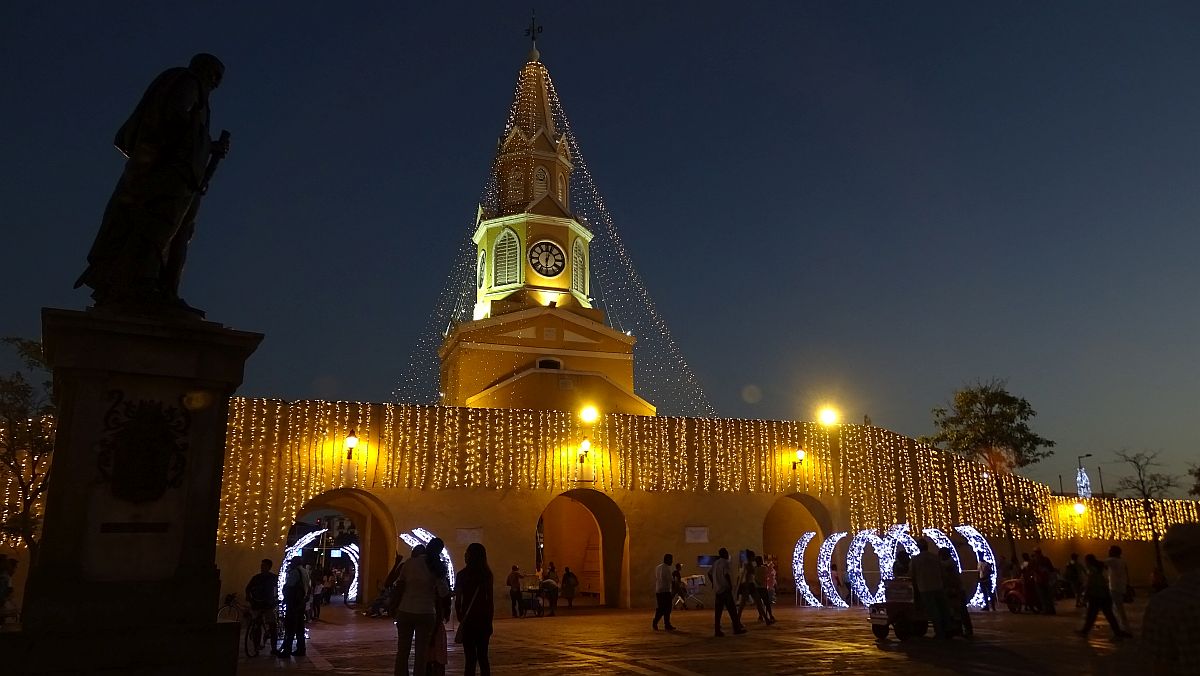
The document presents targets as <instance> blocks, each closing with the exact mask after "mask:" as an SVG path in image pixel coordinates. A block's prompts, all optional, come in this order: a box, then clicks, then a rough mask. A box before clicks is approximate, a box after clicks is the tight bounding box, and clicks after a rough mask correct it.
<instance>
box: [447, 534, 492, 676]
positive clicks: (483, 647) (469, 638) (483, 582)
mask: <svg viewBox="0 0 1200 676" xmlns="http://www.w3.org/2000/svg"><path fill="white" fill-rule="evenodd" d="M465 559H466V562H467V563H466V567H464V568H463V569H462V570H460V571H458V576H457V577H456V578H455V584H454V614H455V615H456V616H457V617H458V623H459V632H460V634H461V636H462V646H463V655H464V656H465V657H466V662H467V665H466V666H467V668H466V675H467V676H475V664H476V663H477V662H478V664H479V673H480V676H491V673H492V668H491V664H490V663H489V662H488V642H489V641H490V640H491V638H492V614H493V613H494V612H495V608H494V606H493V603H492V585H493V580H492V569H491V568H488V564H487V550H486V549H484V548H483V545H481V544H480V543H478V542H472V543H471V544H469V545H467V552H466V554H465Z"/></svg>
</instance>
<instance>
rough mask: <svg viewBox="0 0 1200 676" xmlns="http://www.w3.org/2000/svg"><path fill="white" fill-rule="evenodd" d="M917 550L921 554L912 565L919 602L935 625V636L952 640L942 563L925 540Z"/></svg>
mask: <svg viewBox="0 0 1200 676" xmlns="http://www.w3.org/2000/svg"><path fill="white" fill-rule="evenodd" d="M917 550H918V551H919V553H918V554H917V555H916V556H914V557H913V559H912V563H911V564H910V569H911V571H912V578H913V586H914V587H916V592H917V600H918V601H920V603H921V607H922V608H924V609H925V614H926V615H927V616H928V617H929V620H930V621H931V622H932V623H933V631H934V635H935V636H937V637H939V638H950V634H949V632H948V631H947V627H948V616H949V614H950V612H949V610H950V608H949V604H948V603H947V600H946V587H945V584H944V583H943V581H942V562H941V561H940V560H939V559H938V555H937V554H935V553H934V552H931V551H929V543H928V542H927V541H926V540H925V538H920V539H919V540H917Z"/></svg>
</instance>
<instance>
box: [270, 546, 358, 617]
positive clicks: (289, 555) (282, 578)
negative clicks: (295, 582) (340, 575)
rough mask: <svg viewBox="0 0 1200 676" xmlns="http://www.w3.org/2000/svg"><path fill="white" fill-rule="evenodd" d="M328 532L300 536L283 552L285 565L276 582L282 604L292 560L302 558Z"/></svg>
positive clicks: (278, 596) (282, 564)
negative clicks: (302, 554)
mask: <svg viewBox="0 0 1200 676" xmlns="http://www.w3.org/2000/svg"><path fill="white" fill-rule="evenodd" d="M327 530H329V529H328V528H322V529H321V530H314V531H312V532H311V533H305V534H304V535H302V536H300V539H299V540H296V543H295V544H293V545H292V546H291V547H288V548H287V549H285V550H283V563H281V564H280V565H279V577H278V578H276V581H275V598H277V599H279V602H280V603H283V583H284V582H287V574H288V568H290V567H291V566H292V559H294V558H296V557H297V556H300V552H302V551H304V548H305V547H307V546H308V545H309V544H311V543H312V541H313V540H316V539H317V538H319V537H321V535H322V534H323V533H325V531H327ZM355 572H356V573H357V572H358V571H357V570H356V571H355Z"/></svg>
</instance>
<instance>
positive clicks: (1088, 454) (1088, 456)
mask: <svg viewBox="0 0 1200 676" xmlns="http://www.w3.org/2000/svg"><path fill="white" fill-rule="evenodd" d="M1090 457H1092V454H1091V453H1084V454H1083V455H1081V456H1078V458H1077V460H1079V469H1083V459H1084V458H1090Z"/></svg>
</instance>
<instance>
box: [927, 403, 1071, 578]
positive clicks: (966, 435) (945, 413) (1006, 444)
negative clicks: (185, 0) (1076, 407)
mask: <svg viewBox="0 0 1200 676" xmlns="http://www.w3.org/2000/svg"><path fill="white" fill-rule="evenodd" d="M1006 385H1007V383H1005V382H1004V381H1003V380H991V381H988V382H986V383H984V382H977V383H976V384H975V385H974V386H972V387H964V388H963V389H961V390H958V391H957V392H955V393H954V400H953V401H952V402H951V403H950V406H949V407H937V408H934V409H933V424H934V426H935V427H937V430H938V431H937V434H934V435H933V436H932V437H922V438H921V441H923V442H925V443H928V444H930V445H932V446H935V447H937V448H940V449H942V450H946V451H951V452H954V453H957V454H959V455H961V456H963V457H966V458H969V459H971V460H974V461H976V462H981V463H983V464H985V465H987V466H988V469H989V470H990V471H991V474H992V476H993V478H994V480H995V482H996V493H997V495H998V497H999V499H1000V509H1001V510H1002V512H1003V515H1004V530H1005V533H1006V534H1007V535H1008V543H1009V546H1010V547H1011V548H1012V557H1013V560H1014V561H1015V560H1016V559H1017V540H1016V537H1015V536H1014V535H1013V528H1012V527H1013V522H1014V521H1021V520H1022V518H1023V517H1022V515H1021V514H1020V513H1019V510H1020V509H1023V508H1021V507H1012V508H1010V507H1009V505H1008V504H1007V502H1006V501H1005V496H1004V482H1003V480H1002V478H1001V477H1002V475H1004V474H1007V473H1009V472H1011V471H1013V469H1015V468H1017V467H1025V466H1027V465H1032V464H1033V463H1035V462H1038V461H1039V460H1044V459H1045V458H1048V457H1050V456H1051V455H1052V454H1053V453H1054V451H1052V450H1050V449H1052V448H1053V447H1054V442H1053V441H1051V440H1049V439H1046V438H1044V437H1042V436H1040V435H1038V434H1036V433H1035V432H1034V431H1033V430H1032V429H1031V428H1030V427H1029V421H1030V420H1031V419H1032V418H1033V417H1034V416H1036V415H1037V411H1034V410H1033V406H1030V404H1029V402H1028V401H1026V400H1025V399H1022V398H1020V397H1017V396H1015V395H1013V394H1011V393H1009V391H1008V390H1007V389H1006ZM1021 527H1022V530H1025V529H1026V527H1025V526H1024V525H1023V524H1022V525H1021Z"/></svg>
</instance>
